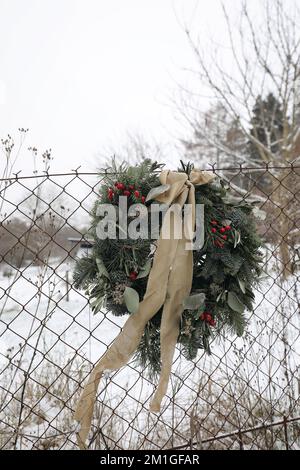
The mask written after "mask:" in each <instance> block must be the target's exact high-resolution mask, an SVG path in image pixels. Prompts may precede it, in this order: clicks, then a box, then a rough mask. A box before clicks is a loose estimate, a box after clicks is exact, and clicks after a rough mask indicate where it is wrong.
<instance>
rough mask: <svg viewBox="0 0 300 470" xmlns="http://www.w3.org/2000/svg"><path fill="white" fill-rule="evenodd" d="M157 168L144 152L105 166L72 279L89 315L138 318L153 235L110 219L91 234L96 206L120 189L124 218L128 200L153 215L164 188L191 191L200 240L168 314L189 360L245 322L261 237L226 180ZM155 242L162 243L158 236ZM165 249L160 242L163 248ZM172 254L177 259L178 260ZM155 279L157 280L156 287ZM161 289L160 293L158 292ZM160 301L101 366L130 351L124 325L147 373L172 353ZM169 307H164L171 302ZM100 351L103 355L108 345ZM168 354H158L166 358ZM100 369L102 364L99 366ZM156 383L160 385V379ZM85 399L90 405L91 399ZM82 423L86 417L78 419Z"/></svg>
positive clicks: (185, 168) (189, 168)
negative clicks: (133, 233) (132, 161)
mask: <svg viewBox="0 0 300 470" xmlns="http://www.w3.org/2000/svg"><path fill="white" fill-rule="evenodd" d="M161 170H162V165H159V164H157V163H156V162H152V161H150V160H148V159H145V160H144V161H142V163H140V164H139V165H136V166H129V165H127V164H124V163H123V164H121V165H117V164H116V163H115V162H113V163H112V165H111V167H110V168H106V169H105V171H104V178H103V179H102V181H101V187H100V189H99V197H98V198H97V200H96V202H95V204H94V207H93V210H92V213H91V219H92V223H91V227H90V229H89V231H88V237H89V239H91V240H92V248H91V250H90V253H89V254H87V255H86V256H83V257H81V258H79V259H77V262H76V265H75V270H74V285H75V287H76V288H78V289H83V290H84V291H85V292H86V295H87V296H88V297H89V300H90V305H91V308H92V310H93V312H94V313H95V314H96V313H98V312H100V310H103V309H106V310H107V311H109V312H111V313H112V314H114V315H127V314H129V315H130V316H137V320H138V315H139V314H140V313H139V306H142V305H143V303H142V304H141V302H143V299H144V296H145V294H146V292H147V285H148V283H150V282H151V279H149V277H151V276H152V277H153V276H157V277H159V267H157V264H158V263H157V261H156V266H154V264H155V263H153V260H154V259H155V256H156V255H155V253H156V250H155V246H156V245H157V240H155V239H153V238H151V237H150V238H146V237H145V238H142V237H135V238H130V237H128V236H126V237H124V236H120V235H121V230H123V229H121V228H120V225H119V219H117V221H116V222H114V224H115V227H114V229H115V233H116V237H114V238H105V239H101V238H99V236H98V235H97V227H98V225H99V222H101V221H103V214H102V213H101V214H100V215H99V213H100V212H99V207H100V206H101V205H103V204H110V205H111V206H113V207H114V209H115V210H117V209H118V208H119V201H120V196H123V197H124V196H125V197H126V199H127V203H128V208H129V219H128V221H129V222H132V221H134V220H135V218H136V216H135V215H132V216H130V207H131V206H133V205H136V204H139V205H140V206H144V212H145V211H146V212H147V213H149V214H150V213H151V214H153V212H152V211H151V206H152V205H155V204H156V205H157V202H160V201H161V200H163V201H165V200H164V199H163V198H164V195H165V194H169V193H170V192H172V190H173V189H174V188H175V193H176V198H177V199H176V200H178V197H179V198H180V197H181V195H182V191H183V190H184V191H186V194H187V193H188V192H189V194H191V190H193V193H192V197H193V198H194V201H195V204H201V205H202V207H204V211H203V221H202V222H203V229H204V243H203V244H202V246H201V247H200V248H197V249H195V250H193V251H192V255H191V256H192V258H191V260H192V261H191V262H192V277H191V282H190V285H189V287H188V291H190V292H188V291H186V292H188V295H186V296H185V298H184V299H181V301H180V302H179V303H180V305H181V309H180V308H179V310H178V312H179V313H178V312H177V314H176V315H177V318H179V320H178V330H177V333H176V337H175V342H176V341H177V343H178V344H179V345H180V346H181V350H182V353H183V355H184V356H185V357H186V358H187V359H188V360H193V359H195V357H196V355H197V351H198V350H199V349H204V350H205V351H207V353H210V343H211V340H213V339H214V338H216V337H217V336H220V335H221V334H223V335H224V333H225V334H226V332H231V333H234V334H236V335H238V336H241V335H242V334H243V332H244V328H245V324H246V319H245V311H246V310H251V309H252V305H253V301H254V292H253V288H254V286H255V283H256V282H257V279H258V276H259V274H260V263H261V256H262V254H261V252H260V250H259V248H260V246H261V240H260V237H259V236H258V234H257V231H256V225H255V221H254V216H253V208H254V206H253V205H252V204H250V203H248V202H247V200H245V199H239V198H237V197H236V196H233V194H232V191H231V190H230V186H229V185H228V184H227V182H226V181H223V180H222V179H220V178H215V177H214V175H213V174H209V173H206V172H195V170H194V168H193V165H192V164H183V163H182V168H181V169H179V170H178V171H177V172H163V171H161ZM162 174H163V175H164V176H163V178H165V180H163V178H162V176H161V175H162ZM203 175H204V176H203ZM172 178H174V179H172ZM197 178H198V179H197ZM199 178H200V179H199ZM162 180H163V181H162ZM162 182H163V183H166V184H162ZM178 188H179V189H178ZM161 195H162V199H161ZM178 195H179V196H178ZM170 201H171V199H170V198H169V200H168V198H167V200H166V202H167V203H168V204H169V205H170ZM152 209H153V208H152ZM151 214H150V216H149V217H148V220H147V224H148V228H149V227H150V226H151V227H152V229H153V215H151ZM155 220H156V221H157V220H158V221H157V222H156V224H157V227H155V228H156V229H157V230H156V232H157V233H158V234H159V232H160V231H161V228H162V224H163V218H162V217H160V218H158V219H157V218H156V219H155ZM152 232H153V231H152ZM152 232H151V233H152ZM161 243H165V242H163V241H161ZM161 249H162V248H161ZM176 249H177V248H176V247H175V251H174V253H175V260H173V261H172V263H173V264H174V263H176V257H177V254H178V257H180V256H181V258H180V260H181V259H183V258H182V256H184V253H183V252H182V253H181V254H180V253H179V252H176ZM170 250H171V248H170ZM168 251H169V249H168V246H167V245H166V250H165V253H166V252H168ZM166 256H168V253H166ZM166 259H167V258H166ZM180 260H179V261H178V263H180V262H181V261H180ZM184 262H186V261H184ZM170 269H172V268H170ZM173 269H174V268H173ZM177 271H180V269H179V270H177ZM151 272H152V274H151ZM179 274H180V272H179ZM174 275H175V274H174ZM185 277H186V276H185V275H184V273H183V274H182V275H181V277H180V276H179V277H178V279H179V280H178V279H177V280H176V281H174V282H175V284H176V282H177V288H178V285H179V284H178V283H180V282H185ZM187 277H188V275H187ZM162 279H163V278H161V279H158V280H157V281H158V282H159V283H160V284H163V283H166V282H168V281H167V280H165V281H164V280H162ZM165 279H167V278H165ZM180 279H181V281H180ZM152 282H153V279H152ZM154 282H155V280H154ZM157 286H158V283H157V284H156V289H157V288H158V287H157ZM148 288H149V285H148ZM159 289H160V287H159ZM173 290H174V289H173ZM175 290H176V289H175ZM152 294H153V293H152ZM152 294H151V295H152ZM164 295H165V298H166V299H167V297H168V292H167V291H166V292H165V294H164ZM174 295H176V293H174ZM148 297H149V296H148ZM165 303H166V301H165V302H163V304H162V305H160V304H159V303H158V304H157V306H156V307H158V309H157V308H156V307H153V309H155V308H156V311H155V312H152V314H151V315H149V318H148V320H147V321H146V320H145V322H144V324H143V325H137V326H136V325H131V326H130V328H131V330H130V328H129V327H128V328H127V333H126V338H125V339H128V341H127V343H126V341H125V342H124V341H123V345H122V347H123V348H124V351H125V352H124V357H123V358H122V359H120V360H119V364H118V365H117V364H116V365H115V366H114V365H111V364H108V363H107V364H108V365H109V368H113V369H114V368H118V367H119V366H120V365H122V364H123V363H126V361H127V360H128V357H129V356H130V355H131V354H132V352H133V351H132V349H134V350H135V348H134V347H133V348H132V347H131V346H130V342H131V341H133V339H132V338H133V336H134V333H132V331H133V330H134V329H137V330H139V334H138V342H137V348H136V350H135V358H136V360H137V362H138V364H139V365H141V366H143V367H144V368H147V369H148V371H149V373H150V374H151V375H152V376H155V375H156V374H158V373H159V372H160V369H161V362H162V361H161V354H164V355H165V357H166V356H168V355H169V358H170V357H171V355H172V352H164V353H163V352H162V351H161V346H162V345H161V341H162V339H161V335H162V333H161V329H162V328H167V327H168V326H162V315H163V311H164V308H165ZM154 304H155V302H154ZM154 304H153V305H154ZM170 308H171V309H172V306H171V307H170ZM153 309H152V310H153ZM172 318H173V317H172V316H171V314H170V317H169V320H168V321H169V322H170V321H172ZM170 319H171V320H170ZM144 325H145V326H144ZM175 332H176V329H175ZM167 337H168V336H167V335H166V338H167ZM123 340H124V338H123ZM119 349H120V348H119ZM106 354H108V355H109V350H108V353H106ZM116 354H118V355H119V356H120V355H121V354H122V352H120V350H118V352H117V353H116V352H115V355H116ZM162 360H163V358H162ZM168 360H169V359H166V361H167V362H168ZM108 362H109V361H108ZM116 362H118V361H116ZM169 362H170V361H169ZM107 364H106V365H107ZM103 368H108V367H104V366H103V367H102V369H103ZM166 375H168V374H166ZM100 376H101V373H99V374H98V376H97V377H96V375H95V376H94V377H93V378H92V380H90V381H89V386H90V387H91V386H92V388H93V390H91V388H90V390H89V392H88V393H90V394H93V393H94V392H95V389H96V388H97V385H98V382H99V378H100ZM165 382H166V380H165ZM91 384H92V385H91ZM163 388H164V389H166V384H165V385H164V387H163ZM86 397H87V393H85V394H83V399H82V400H81V408H80V411H78V412H77V418H76V419H78V420H79V421H81V423H83V421H84V416H85V415H86V414H87V415H89V418H88V419H89V420H90V419H91V413H90V411H89V412H87V405H86V406H85V411H83V410H84V405H83V402H85V403H86ZM89 406H90V407H91V403H89ZM87 427H88V422H86V428H87ZM85 437H86V434H84V433H83V434H82V435H81V443H82V442H83V441H84V440H85Z"/></svg>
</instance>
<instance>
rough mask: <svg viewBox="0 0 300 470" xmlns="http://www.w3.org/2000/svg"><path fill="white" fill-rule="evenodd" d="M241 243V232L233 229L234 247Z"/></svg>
mask: <svg viewBox="0 0 300 470" xmlns="http://www.w3.org/2000/svg"><path fill="white" fill-rule="evenodd" d="M239 243H241V234H240V232H239V231H238V230H235V231H234V245H233V246H234V248H236V246H237V245H238V244H239Z"/></svg>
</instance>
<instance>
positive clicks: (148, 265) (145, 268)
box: [137, 259, 152, 279]
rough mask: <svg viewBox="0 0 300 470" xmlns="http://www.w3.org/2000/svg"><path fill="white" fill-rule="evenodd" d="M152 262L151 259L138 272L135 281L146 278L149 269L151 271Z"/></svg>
mask: <svg viewBox="0 0 300 470" xmlns="http://www.w3.org/2000/svg"><path fill="white" fill-rule="evenodd" d="M151 265H152V261H151V259H148V260H147V261H146V263H145V264H144V266H143V267H142V268H141V270H140V272H139V273H138V275H137V279H141V278H143V277H146V276H148V274H149V272H150V269H151Z"/></svg>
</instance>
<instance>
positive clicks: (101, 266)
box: [96, 258, 109, 279]
mask: <svg viewBox="0 0 300 470" xmlns="http://www.w3.org/2000/svg"><path fill="white" fill-rule="evenodd" d="M96 263H97V268H98V272H99V274H100V275H101V276H105V277H107V278H108V279H109V274H108V271H107V269H106V267H105V264H104V263H103V261H102V259H101V258H96Z"/></svg>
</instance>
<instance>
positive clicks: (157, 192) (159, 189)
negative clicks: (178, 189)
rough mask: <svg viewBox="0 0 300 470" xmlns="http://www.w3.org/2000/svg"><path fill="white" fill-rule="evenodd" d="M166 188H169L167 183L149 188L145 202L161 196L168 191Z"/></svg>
mask: <svg viewBox="0 0 300 470" xmlns="http://www.w3.org/2000/svg"><path fill="white" fill-rule="evenodd" d="M168 189H170V185H169V184H162V185H161V186H156V188H152V189H150V191H149V193H148V194H147V197H146V202H148V201H151V200H152V199H156V198H157V197H158V196H161V195H162V194H164V193H165V192H166V191H168Z"/></svg>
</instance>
